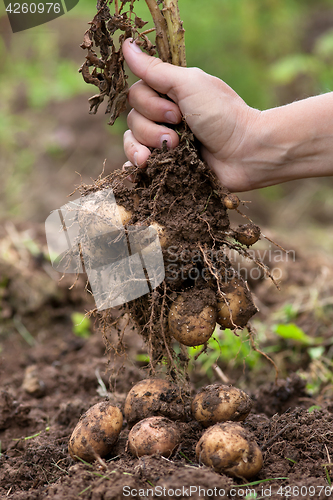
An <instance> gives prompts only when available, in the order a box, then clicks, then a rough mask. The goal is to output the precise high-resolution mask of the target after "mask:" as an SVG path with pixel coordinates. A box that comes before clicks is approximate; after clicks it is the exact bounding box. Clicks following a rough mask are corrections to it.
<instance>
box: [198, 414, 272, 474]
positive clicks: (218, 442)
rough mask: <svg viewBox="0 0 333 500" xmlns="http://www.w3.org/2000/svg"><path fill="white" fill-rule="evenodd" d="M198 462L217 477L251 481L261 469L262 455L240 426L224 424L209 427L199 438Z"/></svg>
mask: <svg viewBox="0 0 333 500" xmlns="http://www.w3.org/2000/svg"><path fill="white" fill-rule="evenodd" d="M196 455H197V459H198V460H199V462H201V463H203V464H205V465H207V466H208V467H212V468H213V469H214V470H215V471H216V472H218V473H224V474H227V475H229V476H232V477H242V478H245V479H250V478H252V477H253V476H255V475H256V474H258V472H259V471H260V469H261V468H262V465H263V458H262V453H261V450H260V448H259V446H258V445H257V443H256V442H255V441H254V440H253V438H252V436H251V434H250V433H249V432H248V431H247V430H246V429H244V428H243V427H242V426H241V425H240V424H236V423H234V422H225V423H223V424H215V425H213V426H212V427H209V429H207V430H206V431H205V432H204V434H203V435H202V436H201V438H200V440H199V442H198V444H197V446H196Z"/></svg>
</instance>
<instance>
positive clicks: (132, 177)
mask: <svg viewBox="0 0 333 500" xmlns="http://www.w3.org/2000/svg"><path fill="white" fill-rule="evenodd" d="M132 167H134V165H133V164H132V163H131V162H130V161H126V162H125V163H124V165H123V167H122V171H123V172H126V171H127V170H129V169H130V168H132ZM126 179H127V180H128V181H130V182H133V183H134V182H136V178H135V174H130V175H129V176H128V177H126Z"/></svg>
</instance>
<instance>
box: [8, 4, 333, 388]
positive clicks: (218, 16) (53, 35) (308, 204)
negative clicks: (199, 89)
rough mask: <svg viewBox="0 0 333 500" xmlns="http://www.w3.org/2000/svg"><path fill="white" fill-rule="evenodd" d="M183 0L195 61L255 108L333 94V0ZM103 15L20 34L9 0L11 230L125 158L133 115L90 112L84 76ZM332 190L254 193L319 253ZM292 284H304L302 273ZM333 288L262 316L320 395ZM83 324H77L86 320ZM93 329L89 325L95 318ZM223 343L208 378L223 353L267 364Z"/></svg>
mask: <svg viewBox="0 0 333 500" xmlns="http://www.w3.org/2000/svg"><path fill="white" fill-rule="evenodd" d="M179 7H180V11H181V17H182V19H183V20H184V27H185V29H186V48H187V61H188V65H189V66H198V67H200V68H202V69H203V70H205V71H206V72H208V73H211V74H213V75H215V76H217V77H219V78H222V79H223V80H225V81H226V82H227V83H228V84H229V85H230V86H231V87H232V88H234V89H235V90H236V91H237V92H238V93H239V94H240V95H241V97H242V98H243V99H244V100H245V101H246V102H247V103H248V104H249V105H251V106H253V107H256V108H259V109H266V108H269V107H271V106H277V105H282V104H285V103H288V102H291V101H293V100H295V99H300V98H305V97H308V96H310V95H314V94H317V93H321V92H328V91H331V90H333V0H317V1H316V2H314V1H313V0H211V1H210V2H203V1H202V0H179ZM137 12H138V15H140V16H141V17H143V18H144V19H149V14H148V12H147V8H146V5H145V2H144V0H140V1H139V2H138V8H137ZM94 14H95V2H94V1H92V0H80V2H79V4H78V5H77V6H76V7H75V8H74V9H73V10H72V11H71V12H70V13H68V14H66V15H65V16H63V17H61V18H59V19H57V20H54V21H52V22H50V23H48V24H47V25H43V26H40V27H36V28H33V29H31V30H27V31H24V32H21V33H16V34H12V33H11V29H10V26H9V23H8V19H7V16H6V13H5V10H4V5H3V3H2V2H1V0H0V52H1V71H0V96H1V97H0V221H2V222H3V223H4V225H6V223H7V222H8V220H11V221H14V222H16V223H18V224H19V223H21V222H22V221H24V222H32V223H35V222H39V223H43V222H44V220H45V219H46V217H47V215H48V214H49V213H50V211H51V210H54V209H56V208H58V207H60V206H61V205H63V204H64V203H66V201H67V199H66V197H67V195H68V193H70V192H72V191H73V189H74V187H75V185H77V184H79V183H80V180H81V179H82V180H83V181H84V182H90V179H91V178H96V177H97V176H98V175H99V174H100V172H101V170H102V164H103V161H104V159H105V158H107V160H108V161H107V164H106V172H108V171H109V170H111V169H113V168H119V167H120V166H121V165H122V163H123V162H124V161H125V158H124V154H123V151H122V133H123V132H124V130H125V129H126V117H121V118H120V119H119V120H118V121H117V123H116V124H115V126H114V127H112V128H110V127H108V126H107V125H106V123H107V117H106V116H104V115H103V111H102V107H101V110H100V112H99V114H98V115H96V116H90V115H88V103H87V98H88V97H90V96H91V95H92V94H93V93H94V89H93V88H88V86H87V85H86V84H84V83H83V81H82V78H81V76H80V75H79V74H78V71H77V70H78V68H79V66H80V65H81V64H82V62H83V60H84V53H83V51H82V49H80V47H79V45H80V43H81V41H82V37H83V33H84V31H85V30H86V29H87V23H88V21H90V19H91V18H92V17H93V16H94ZM130 81H134V78H133V77H132V76H130ZM77 172H78V173H79V174H80V175H81V178H80V177H78V175H77ZM332 188H333V182H332V179H322V180H321V179H311V180H305V181H301V182H299V181H298V182H290V183H286V184H284V185H280V186H273V187H269V188H266V189H262V190H259V191H257V192H254V193H246V195H244V197H245V198H246V200H249V201H252V204H251V205H248V206H249V212H248V213H249V215H250V216H251V218H253V219H254V220H255V222H256V223H259V224H261V225H262V226H263V227H264V232H265V234H267V235H270V236H273V237H274V239H275V240H277V241H279V242H280V243H283V245H284V246H286V247H287V248H291V247H293V245H296V247H297V248H303V249H304V248H306V249H307V250H308V249H311V248H317V249H318V248H319V249H320V251H324V252H326V253H327V254H329V255H331V254H332V252H333V234H332V231H331V230H329V229H328V228H329V225H331V223H332V219H333V197H332ZM238 222H240V221H238ZM6 227H7V226H6ZM325 265H326V264H325ZM325 265H324V264H323V266H322V267H323V268H325ZM323 276H324V274H323ZM288 280H289V283H292V282H293V280H295V278H294V277H293V276H291V277H290V279H289V277H288ZM327 286H328V285H327V283H325V280H324V281H323V279H320V280H319V279H318V281H316V280H314V281H313V283H311V284H308V285H307V286H306V287H305V286H303V285H302V288H301V287H300V288H298V289H297V294H295V296H294V295H293V290H292V287H291V286H290V289H291V292H290V294H289V298H288V301H289V302H288V303H287V305H285V306H284V307H282V306H281V309H280V310H277V311H275V312H274V315H273V316H272V318H270V319H271V323H272V324H273V326H272V325H271V326H267V324H268V323H267V324H264V325H262V324H260V321H261V320H260V319H259V320H256V321H257V323H256V327H257V330H258V338H259V340H260V342H262V343H264V342H265V340H266V339H267V335H268V333H267V332H268V331H269V332H270V333H269V335H271V336H272V335H275V336H273V337H271V340H272V339H273V341H271V342H270V346H269V347H268V348H266V352H271V353H272V352H278V354H277V358H278V357H279V359H278V360H277V362H279V365H280V366H284V365H283V363H284V362H285V363H286V365H285V366H286V372H288V369H289V368H290V366H295V367H299V363H300V360H301V362H302V363H303V364H304V365H306V363H309V361H311V363H312V364H311V366H312V372H311V374H310V375H309V374H307V375H306V376H307V377H308V386H309V387H310V386H311V384H312V386H313V388H314V390H315V389H316V390H317V389H318V388H319V386H320V384H321V383H322V381H323V380H324V381H326V383H327V384H329V385H331V384H333V382H332V375H331V373H332V363H333V361H332V360H333V351H332V349H331V348H330V346H331V338H333V331H332V327H331V325H332V321H331V319H332V318H333V306H332V301H331V298H330V297H329V296H328V295H329V292H327ZM325 287H326V288H325ZM285 289H286V288H285ZM300 289H301V290H302V293H300ZM323 296H324V299H323V298H322V297H323ZM304 304H305V305H304ZM306 307H308V309H306ZM290 311H292V314H291V312H290ZM309 311H311V314H312V313H313V311H314V314H315V316H316V318H315V319H316V327H314V326H313V324H312V323H311V322H309V321H308V320H307V316H306V315H307V314H308V312H309ZM264 313H265V310H264ZM267 316H269V313H268V312H267V311H266V317H267ZM79 323H80V321H78V320H77V319H75V320H73V325H74V326H75V325H76V324H79ZM274 325H275V326H274ZM85 328H86V330H87V331H88V332H89V325H88V326H87V327H85ZM317 333H318V336H321V335H324V337H325V339H326V340H325V347H322V348H321V350H318V349H319V347H320V346H318V343H317V342H316V341H315V340H314V341H313V342H312V343H311V340H310V337H312V338H313V336H315V335H316V334H317ZM309 334H310V337H309ZM274 343H275V345H274ZM221 346H222V347H219V346H218V344H217V343H216V342H215V343H213V344H212V352H211V353H210V354H209V353H208V354H207V357H206V358H202V365H203V366H204V371H205V372H206V373H207V371H209V370H210V371H212V366H213V364H214V363H215V362H216V361H217V359H219V360H220V362H221V363H222V365H223V367H224V368H225V367H228V366H229V365H230V366H231V365H232V368H233V369H234V368H237V367H239V365H240V370H241V368H242V365H243V364H244V365H245V367H246V369H247V370H248V369H250V370H254V369H255V368H256V367H258V365H260V363H262V359H261V358H260V359H261V361H260V363H259V356H258V355H257V354H258V353H256V352H252V353H250V347H249V345H248V342H246V341H243V340H242V339H239V338H236V339H235V337H234V336H233V334H231V333H230V332H227V333H226V334H225V337H224V338H223V339H221ZM324 351H325V352H324ZM237 356H239V360H238V361H236V357H237ZM260 366H261V365H260ZM318 367H319V368H320V370H321V371H320V370H319V368H318ZM318 374H319V375H318ZM265 376H266V375H265Z"/></svg>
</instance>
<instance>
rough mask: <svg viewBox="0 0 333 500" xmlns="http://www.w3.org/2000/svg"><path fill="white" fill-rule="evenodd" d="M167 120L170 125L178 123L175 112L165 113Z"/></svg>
mask: <svg viewBox="0 0 333 500" xmlns="http://www.w3.org/2000/svg"><path fill="white" fill-rule="evenodd" d="M165 119H166V121H167V122H168V123H177V121H178V120H177V116H176V113H174V112H173V111H167V112H166V113H165Z"/></svg>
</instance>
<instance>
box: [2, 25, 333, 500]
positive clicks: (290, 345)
mask: <svg viewBox="0 0 333 500" xmlns="http://www.w3.org/2000/svg"><path fill="white" fill-rule="evenodd" d="M63 31H64V33H67V32H69V30H68V27H65V29H64V30H63ZM79 31H80V32H79V33H78V34H77V39H81V34H82V30H81V29H80V30H79ZM70 43H71V44H72V41H71V42H70ZM71 46H72V45H71ZM67 48H68V45H67ZM75 57H77V56H75ZM81 58H82V55H81V54H80V57H78V62H79V60H81ZM89 96H90V93H88V97H89ZM288 99H289V100H290V96H288ZM20 102H21V101H20ZM87 109H88V106H87V96H78V97H76V98H73V99H72V100H70V101H68V102H67V101H65V102H62V103H51V104H50V105H49V106H48V108H47V110H46V111H45V112H44V111H43V113H38V112H33V111H31V109H29V108H28V106H27V104H26V103H25V101H24V99H23V100H22V103H21V104H20V107H19V108H18V109H17V110H16V112H17V113H19V114H20V116H22V117H25V116H26V117H29V120H30V121H31V124H32V125H31V127H32V128H33V129H36V128H37V127H38V129H39V130H40V135H39V137H40V143H38V147H40V151H38V155H37V159H36V163H35V164H34V171H33V173H32V175H31V178H30V180H29V183H28V181H26V183H25V186H24V190H23V192H22V198H21V201H20V207H19V208H20V210H19V212H18V213H19V216H18V217H17V219H16V220H14V218H13V217H10V216H8V217H7V218H5V219H4V220H2V222H1V225H0V300H1V309H0V315H1V316H0V443H1V448H0V498H1V499H2V498H3V499H7V498H9V499H15V500H16V499H17V500H30V499H31V500H45V499H46V500H47V499H58V500H63V499H69V500H72V499H79V498H82V499H89V500H107V499H108V500H115V499H121V498H138V499H143V498H147V497H151V498H161V497H162V498H163V497H164V498H188V497H191V498H192V499H199V498H248V499H249V498H258V499H259V498H262V499H264V498H265V499H281V498H305V499H310V498H320V499H324V498H327V497H330V496H331V480H332V477H333V470H332V467H333V465H332V464H331V461H332V457H333V430H332V419H333V376H332V371H333V364H332V357H333V352H332V338H333V328H332V324H333V307H332V305H333V300H332V296H333V259H332V249H333V240H332V235H331V231H329V230H328V229H327V227H328V225H329V224H331V221H332V213H333V212H332V210H333V207H332V202H331V200H332V195H331V193H332V187H333V185H332V181H329V180H324V181H323V182H321V181H318V180H311V181H308V182H299V183H297V184H296V183H289V184H288V185H286V186H285V187H283V188H281V189H282V192H281V191H276V190H274V189H273V190H263V191H262V193H261V192H260V193H258V192H257V193H254V194H253V193H252V194H246V195H244V198H245V199H246V200H252V204H250V203H246V205H247V206H248V207H249V210H248V212H247V213H248V214H249V215H250V216H251V218H252V219H253V220H254V222H255V223H258V224H260V225H261V226H262V230H263V233H264V234H265V235H267V236H268V237H271V238H273V239H274V240H276V241H278V242H279V243H280V244H281V245H282V246H283V247H285V248H288V249H292V252H291V253H290V254H289V258H287V257H286V256H284V257H281V253H280V252H279V250H278V249H274V247H272V246H270V245H269V244H268V243H265V242H264V241H260V242H259V243H258V244H257V245H256V248H258V250H257V251H258V253H259V254H260V256H261V257H262V258H263V260H264V261H265V262H266V263H267V264H268V265H269V266H271V267H273V268H274V269H275V272H276V275H277V277H278V279H279V282H280V287H281V291H278V290H277V289H276V288H275V287H274V285H273V284H272V283H271V282H269V281H268V280H266V279H264V277H263V276H260V275H258V274H257V272H251V270H252V268H251V267H250V264H249V263H248V262H244V261H242V262H241V263H240V265H241V267H242V274H243V275H244V277H246V278H247V280H248V282H249V286H250V288H251V290H252V291H253V293H254V295H255V301H256V304H257V305H258V307H259V309H260V312H259V314H258V315H256V317H255V318H254V320H253V324H254V326H255V328H256V330H257V342H258V345H259V346H260V348H261V349H262V350H263V351H265V352H267V353H269V354H270V355H271V356H272V358H273V359H274V361H275V363H276V364H277V366H278V368H279V379H278V381H277V382H275V370H274V368H273V367H272V365H271V364H270V363H269V362H268V361H267V360H266V359H265V358H263V357H260V356H259V357H256V358H251V356H250V355H248V356H244V355H243V353H242V352H239V354H238V356H237V352H236V354H235V353H234V352H233V353H232V354H231V350H230V355H229V357H228V358H227V359H226V357H223V356H222V355H221V357H220V359H219V361H218V365H219V368H220V369H221V370H223V374H224V376H226V377H228V380H229V381H230V382H231V383H233V384H234V385H236V386H238V387H240V388H242V389H243V390H245V391H246V392H248V393H249V394H250V395H251V397H252V398H253V401H254V407H253V409H252V411H251V413H250V415H249V417H248V418H247V419H246V421H245V422H244V424H243V425H244V426H245V427H246V428H248V429H249V430H250V431H252V432H253V434H254V436H255V438H256V440H257V442H258V444H259V446H261V447H262V450H263V455H264V466H263V468H262V470H261V471H260V473H259V474H258V475H257V476H256V477H255V478H253V480H251V482H252V483H253V484H251V483H244V481H242V480H241V479H231V478H228V477H227V476H225V475H219V474H216V473H215V472H213V471H212V470H210V469H208V468H207V467H205V466H202V465H200V464H198V462H197V460H196V458H195V453H194V450H195V445H196V442H197V441H198V439H199V438H200V436H201V434H202V432H203V430H202V428H201V427H200V425H199V424H196V423H193V422H190V423H182V424H180V426H181V430H182V433H183V439H182V444H181V446H180V448H179V449H178V450H177V452H176V453H175V455H174V456H172V457H171V458H169V459H165V458H161V457H157V456H154V457H142V458H140V459H135V458H133V457H131V456H130V455H129V453H128V452H127V451H126V438H127V434H128V427H127V425H126V422H124V428H123V430H122V432H121V435H120V439H119V441H118V443H117V445H116V446H115V448H114V450H113V452H112V454H111V455H110V456H109V457H107V459H106V465H107V469H106V470H103V469H101V467H100V465H97V464H92V465H86V464H83V463H75V462H74V461H73V460H72V459H71V458H70V456H69V454H68V450H67V445H68V440H69V437H70V435H71V433H72V431H73V429H74V427H75V425H76V423H77V422H78V420H79V418H80V415H82V414H83V413H84V411H86V410H87V409H88V408H89V407H90V406H92V405H93V404H95V403H97V402H99V401H103V400H104V399H105V398H109V400H110V401H111V402H113V403H115V404H117V405H118V406H119V407H120V408H122V407H123V404H124V400H125V397H126V394H127V392H128V391H129V390H130V389H131V387H132V386H133V385H134V384H135V383H136V382H138V381H139V380H141V379H143V378H145V377H146V375H147V371H146V362H145V354H146V348H145V346H144V344H143V342H142V339H141V338H140V337H139V336H138V335H137V334H136V333H135V332H133V331H132V330H130V329H129V328H125V325H126V320H125V321H124V325H123V326H124V329H125V331H124V344H125V347H126V349H125V351H124V353H122V354H121V356H119V357H115V356H111V354H112V351H111V352H110V350H107V349H106V347H105V343H104V340H103V335H102V332H101V331H100V329H99V325H98V321H97V319H96V318H92V326H91V332H92V333H91V335H90V336H89V337H87V338H83V337H80V336H78V335H76V334H75V333H74V332H73V321H72V319H71V315H72V313H73V312H79V313H85V312H86V311H88V310H91V309H92V308H93V307H94V302H93V299H92V297H91V296H90V295H89V294H88V293H87V292H86V291H85V282H84V278H83V277H82V278H81V279H80V280H79V281H78V283H76V286H75V287H74V288H73V289H71V290H69V288H70V287H71V285H72V283H73V277H71V276H67V277H65V279H64V280H62V281H61V282H60V283H58V281H57V280H58V278H59V276H58V275H56V276H55V275H54V271H53V270H52V268H51V266H50V264H49V262H48V260H47V259H46V257H45V256H46V254H47V251H46V245H45V234H44V233H45V231H44V227H43V225H39V223H41V222H42V221H43V220H45V218H46V217H47V215H48V214H49V212H50V211H51V210H52V209H55V208H58V207H60V206H61V205H62V204H64V203H66V201H67V199H66V196H67V194H68V193H69V191H71V190H72V189H73V187H74V185H75V184H79V182H80V180H79V179H77V177H76V174H75V171H78V172H80V173H82V174H83V177H84V178H85V179H86V180H87V181H88V180H89V177H90V176H91V177H94V178H96V177H97V175H98V174H99V173H100V171H101V166H102V163H103V160H104V158H106V157H107V158H108V159H110V163H112V165H114V166H117V167H120V166H121V163H122V161H123V160H124V158H123V153H122V147H121V143H120V141H119V140H116V139H115V138H114V136H112V135H111V134H110V132H107V131H106V129H105V126H104V125H105V117H104V116H103V114H101V115H97V116H96V117H91V116H89V115H88V114H87ZM13 112H14V111H13ZM49 117H52V120H50V119H49ZM52 134H53V135H52ZM50 135H51V136H52V140H53V141H54V142H56V144H57V145H58V146H59V145H60V150H61V155H60V156H57V155H51V154H46V153H45V148H44V146H45V144H44V143H45V142H46V140H47V138H48V137H49V136H50ZM29 139H30V138H29V137H27V140H29ZM108 168H109V169H110V168H111V167H110V166H109V164H107V169H108ZM265 196H266V198H265ZM14 201H15V200H14ZM14 201H13V203H14ZM0 202H1V205H2V204H3V199H2V200H0ZM1 208H2V207H1ZM246 210H247V209H246ZM23 219H24V222H22V220H23ZM27 221H28V222H27ZM241 222H244V221H243V220H242V219H237V220H236V219H235V221H232V224H233V225H237V224H239V223H241ZM272 228H273V229H272ZM31 243H33V244H34V245H33V246H32V245H31ZM36 249H37V250H36ZM269 250H271V252H272V253H269ZM114 314H115V315H116V314H117V312H116V311H114ZM291 323H295V324H297V326H298V327H299V328H300V329H302V330H303V331H304V332H305V333H306V335H307V336H308V337H306V338H303V340H302V341H300V340H297V339H295V338H291V337H290V336H289V337H285V338H282V337H279V336H277V335H276V334H275V333H274V325H275V324H291ZM119 333H122V332H119V331H117V330H115V329H111V330H110V332H108V341H109V343H108V345H109V346H110V344H111V346H112V345H114V346H116V345H117V343H118V338H119ZM318 339H320V341H319V342H318ZM221 344H222V347H223V342H222V343H221ZM319 348H321V349H322V350H321V351H320V352H319V351H318V349H319ZM230 349H231V347H230ZM316 349H317V351H316ZM236 351H237V349H236ZM221 352H222V350H221ZM250 359H254V361H253V362H252V363H251V364H250ZM219 381H220V379H219V376H218V373H217V372H215V371H213V370H212V369H211V366H210V367H209V369H208V368H205V366H203V363H202V362H201V361H200V358H199V359H198V361H197V363H196V364H195V366H194V368H192V371H191V383H192V390H193V394H194V393H195V392H196V391H197V390H198V389H200V388H201V387H202V386H204V385H206V384H209V383H216V382H219ZM314 407H317V409H316V408H314ZM244 484H245V486H244ZM200 488H201V489H200ZM251 490H253V491H251Z"/></svg>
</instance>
